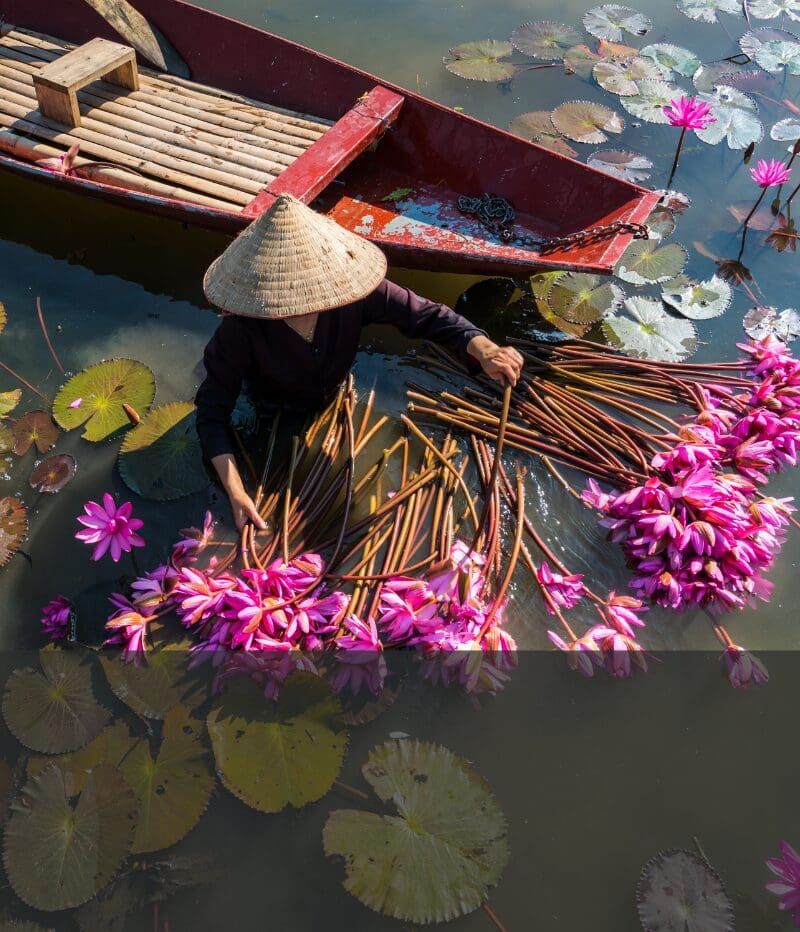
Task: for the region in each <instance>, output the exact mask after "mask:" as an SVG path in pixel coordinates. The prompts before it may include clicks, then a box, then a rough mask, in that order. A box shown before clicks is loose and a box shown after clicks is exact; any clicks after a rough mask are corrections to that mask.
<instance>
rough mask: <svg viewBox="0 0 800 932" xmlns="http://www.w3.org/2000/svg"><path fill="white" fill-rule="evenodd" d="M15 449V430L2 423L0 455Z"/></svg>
mask: <svg viewBox="0 0 800 932" xmlns="http://www.w3.org/2000/svg"><path fill="white" fill-rule="evenodd" d="M13 449H14V432H13V431H12V430H11V428H10V427H7V426H6V425H5V424H0V456H2V455H4V454H6V453H10V452H11V451H12V450H13Z"/></svg>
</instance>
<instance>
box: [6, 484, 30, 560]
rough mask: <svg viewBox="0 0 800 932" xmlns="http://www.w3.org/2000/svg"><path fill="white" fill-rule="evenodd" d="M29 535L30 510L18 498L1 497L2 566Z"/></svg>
mask: <svg viewBox="0 0 800 932" xmlns="http://www.w3.org/2000/svg"><path fill="white" fill-rule="evenodd" d="M27 535H28V512H27V511H26V510H25V506H24V505H23V504H22V502H21V501H20V500H19V499H18V498H14V497H13V496H11V495H8V496H6V497H5V498H0V567H3V566H5V565H6V564H7V563H8V561H9V560H10V559H11V558H12V557H13V556H14V554H15V553H16V552H17V551H18V550H19V548H20V547H21V546H22V542H23V541H24V540H25V538H26V537H27Z"/></svg>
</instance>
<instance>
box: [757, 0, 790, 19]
mask: <svg viewBox="0 0 800 932" xmlns="http://www.w3.org/2000/svg"><path fill="white" fill-rule="evenodd" d="M748 5H749V7H750V15H751V16H753V17H755V19H775V17H777V16H788V17H789V19H792V20H794V21H795V22H798V21H800V0H750V3H749V4H748Z"/></svg>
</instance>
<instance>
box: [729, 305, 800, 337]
mask: <svg viewBox="0 0 800 932" xmlns="http://www.w3.org/2000/svg"><path fill="white" fill-rule="evenodd" d="M742 326H743V327H744V331H745V333H746V334H747V335H748V336H749V337H752V338H753V339H754V340H763V339H764V337H767V336H774V337H776V338H777V339H778V340H780V341H781V343H788V342H790V341H791V340H794V339H795V338H796V337H800V314H798V313H797V311H796V310H794V308H791V307H787V308H786V310H784V311H781V312H780V313H778V309H777V308H776V307H763V306H761V307H752V308H750V310H749V311H748V312H747V313H746V314H745V315H744V320H743V321H742Z"/></svg>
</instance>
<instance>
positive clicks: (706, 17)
mask: <svg viewBox="0 0 800 932" xmlns="http://www.w3.org/2000/svg"><path fill="white" fill-rule="evenodd" d="M678 9H679V10H680V11H681V13H683V14H684V15H686V16H688V17H689V19H696V20H699V21H700V22H701V23H717V22H719V20H718V19H717V17H718V15H719V14H720V13H728V14H729V15H730V16H741V15H742V2H741V0H678Z"/></svg>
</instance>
